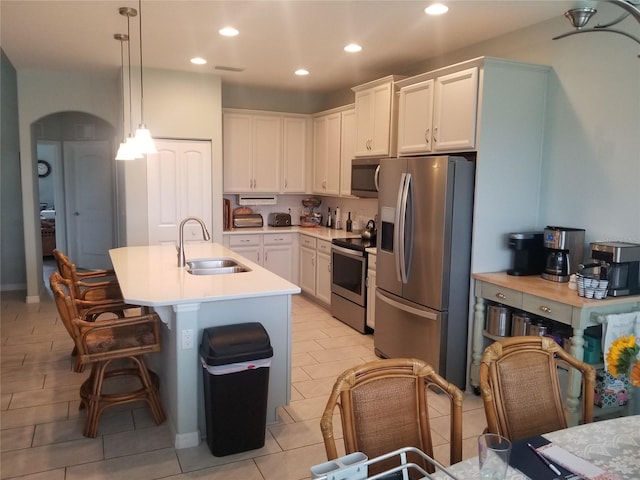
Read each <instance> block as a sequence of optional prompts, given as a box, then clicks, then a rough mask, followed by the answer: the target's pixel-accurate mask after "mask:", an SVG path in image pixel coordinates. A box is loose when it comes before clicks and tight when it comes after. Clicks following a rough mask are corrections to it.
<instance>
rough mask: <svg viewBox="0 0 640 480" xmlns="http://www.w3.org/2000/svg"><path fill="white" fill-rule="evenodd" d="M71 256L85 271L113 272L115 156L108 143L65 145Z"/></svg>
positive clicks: (91, 142)
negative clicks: (110, 251) (111, 270)
mask: <svg viewBox="0 0 640 480" xmlns="http://www.w3.org/2000/svg"><path fill="white" fill-rule="evenodd" d="M63 158H64V179H65V181H64V183H65V192H66V208H65V213H66V215H65V216H66V220H67V249H68V252H67V255H68V256H69V258H70V259H71V261H73V262H74V263H75V264H76V265H78V266H79V267H82V268H91V269H98V268H111V261H110V260H109V249H110V248H113V246H114V238H115V235H114V230H115V229H114V222H113V155H112V152H111V148H110V146H109V142H107V141H82V142H64V143H63Z"/></svg>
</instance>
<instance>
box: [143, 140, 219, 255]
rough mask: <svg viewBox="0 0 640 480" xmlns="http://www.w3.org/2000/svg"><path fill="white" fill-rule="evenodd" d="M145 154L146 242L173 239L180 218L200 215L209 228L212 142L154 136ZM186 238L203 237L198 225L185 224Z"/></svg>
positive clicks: (196, 239)
mask: <svg viewBox="0 0 640 480" xmlns="http://www.w3.org/2000/svg"><path fill="white" fill-rule="evenodd" d="M156 148H157V150H158V153H154V154H148V155H147V201H148V205H149V209H148V242H149V244H150V245H154V244H161V243H175V242H176V241H177V239H178V235H179V232H178V227H179V225H180V222H181V221H182V219H183V218H185V217H188V216H196V217H200V218H202V220H204V222H205V224H206V225H207V227H208V228H209V229H211V228H212V222H213V215H212V210H211V203H212V201H211V198H212V197H211V195H212V194H211V143H210V142H195V141H181V140H157V141H156ZM184 238H185V240H186V241H202V230H201V228H200V225H198V224H197V223H195V222H189V223H187V224H186V225H185V229H184Z"/></svg>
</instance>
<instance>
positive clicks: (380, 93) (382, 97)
mask: <svg viewBox="0 0 640 480" xmlns="http://www.w3.org/2000/svg"><path fill="white" fill-rule="evenodd" d="M392 87H393V85H392V84H391V83H387V84H385V85H380V86H378V87H375V88H374V89H373V95H374V97H373V98H374V101H373V130H372V132H371V136H372V141H371V149H370V154H371V155H380V156H386V155H389V132H390V129H391V90H392Z"/></svg>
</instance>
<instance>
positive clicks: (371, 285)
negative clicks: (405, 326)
mask: <svg viewBox="0 0 640 480" xmlns="http://www.w3.org/2000/svg"><path fill="white" fill-rule="evenodd" d="M367 259H368V264H369V266H368V267H367V319H366V322H367V327H369V328H371V329H375V327H376V322H375V320H376V256H375V255H373V254H371V253H370V254H369V255H368V257H367Z"/></svg>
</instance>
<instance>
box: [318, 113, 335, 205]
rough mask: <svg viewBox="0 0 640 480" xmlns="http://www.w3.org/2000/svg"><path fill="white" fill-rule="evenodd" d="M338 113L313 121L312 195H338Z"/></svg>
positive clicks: (321, 116)
mask: <svg viewBox="0 0 640 480" xmlns="http://www.w3.org/2000/svg"><path fill="white" fill-rule="evenodd" d="M341 125H342V116H341V114H340V112H335V113H330V114H327V115H320V116H317V117H315V118H314V119H313V188H312V190H313V193H318V194H321V195H339V194H340V132H341Z"/></svg>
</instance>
